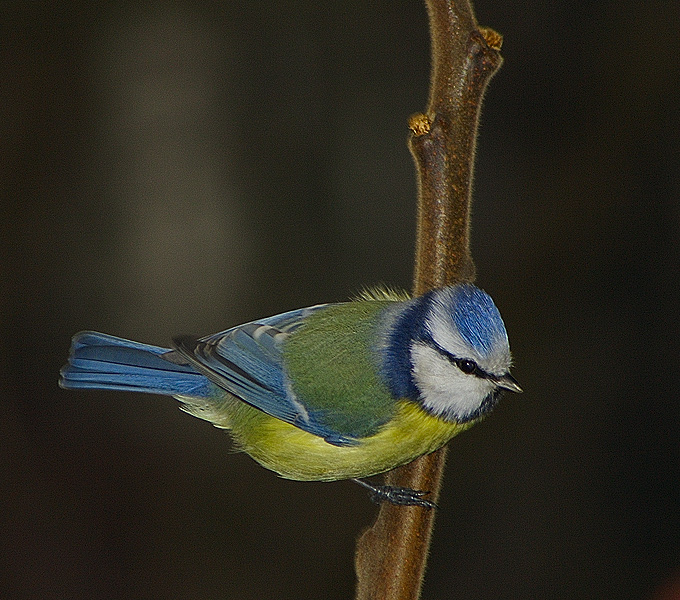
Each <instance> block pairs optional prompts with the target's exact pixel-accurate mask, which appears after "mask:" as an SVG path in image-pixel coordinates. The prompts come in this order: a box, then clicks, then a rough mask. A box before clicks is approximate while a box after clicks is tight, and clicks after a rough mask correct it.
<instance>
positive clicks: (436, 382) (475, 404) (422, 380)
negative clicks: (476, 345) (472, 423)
mask: <svg viewBox="0 0 680 600" xmlns="http://www.w3.org/2000/svg"><path fill="white" fill-rule="evenodd" d="M450 347H451V346H449V347H448V348H447V349H450ZM466 354H467V355H469V350H468V351H467V352H466ZM463 356H465V354H463ZM411 361H412V364H413V379H414V381H415V383H416V386H417V387H418V389H419V390H420V393H421V396H422V398H421V399H422V402H423V405H424V406H425V407H426V408H428V409H429V410H430V411H432V412H433V413H434V414H437V415H441V416H444V417H447V418H454V419H457V420H466V418H469V417H470V415H472V414H473V413H474V412H475V411H476V410H478V409H479V407H480V406H481V405H482V402H483V401H484V399H485V398H486V397H487V396H488V395H489V393H491V392H492V391H493V390H494V388H495V386H494V384H493V383H492V382H491V381H489V380H487V379H481V378H479V377H475V376H474V375H467V374H465V373H463V372H462V371H461V370H460V369H459V368H458V367H457V366H456V365H454V364H452V363H451V362H450V361H449V360H447V359H446V358H445V357H443V356H442V355H441V354H440V353H439V352H437V350H435V349H434V348H432V347H430V346H428V345H427V344H424V343H422V342H415V343H413V344H412V345H411Z"/></svg>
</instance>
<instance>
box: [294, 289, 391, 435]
mask: <svg viewBox="0 0 680 600" xmlns="http://www.w3.org/2000/svg"><path fill="white" fill-rule="evenodd" d="M389 305H394V303H393V302H389V301H381V300H359V301H355V302H349V303H346V304H336V305H330V306H329V307H328V308H326V309H324V310H320V311H318V312H316V313H313V314H312V315H310V316H309V317H308V318H307V319H306V321H305V324H304V325H303V326H302V327H301V328H300V329H298V330H297V331H295V332H294V333H293V334H292V335H291V337H290V338H289V339H288V340H287V341H286V343H285V345H284V347H283V359H284V365H285V368H286V370H287V372H288V374H289V376H290V380H291V381H292V382H294V383H293V391H294V392H295V394H296V395H297V397H298V399H299V400H300V401H301V402H302V403H303V404H304V405H305V407H306V409H307V410H308V411H309V413H310V415H313V416H314V418H316V419H317V420H319V421H320V422H322V423H324V424H326V425H328V426H329V427H331V428H332V429H333V430H334V431H337V432H338V433H340V434H343V435H348V436H353V437H359V438H361V437H367V436H369V435H372V434H374V433H376V432H377V431H378V429H379V428H380V426H381V425H383V424H385V423H387V422H388V421H389V420H390V419H391V418H392V417H393V416H394V414H395V410H396V399H395V398H393V397H392V395H391V394H390V392H389V390H388V389H387V387H386V386H385V384H384V383H383V382H382V380H381V379H380V376H379V365H378V361H377V356H376V353H375V350H374V348H375V344H376V342H377V341H379V340H381V339H382V337H381V332H379V331H378V330H377V329H376V327H377V326H379V325H380V321H381V319H380V318H379V313H380V312H381V311H382V310H384V309H385V308H386V307H388V306H389Z"/></svg>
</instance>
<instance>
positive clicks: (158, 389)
mask: <svg viewBox="0 0 680 600" xmlns="http://www.w3.org/2000/svg"><path fill="white" fill-rule="evenodd" d="M167 352H170V350H169V349H167V348H160V347H158V346H149V345H147V344H140V343H139V342H132V341H130V340H125V339H122V338H117V337H114V336H111V335H106V334H103V333H97V332H94V331H84V332H81V333H78V334H76V335H75V336H74V337H73V342H72V345H71V355H70V357H69V362H68V364H67V365H66V366H65V367H64V368H63V369H62V370H61V373H60V375H61V376H60V378H59V385H60V386H61V387H63V388H66V389H101V390H123V391H128V392H145V393H149V394H163V395H170V396H175V395H186V396H194V397H204V396H208V395H209V394H210V392H211V391H212V390H213V389H214V388H213V386H212V384H211V383H210V382H209V381H208V379H207V377H205V376H204V375H202V374H201V373H199V372H198V371H197V370H196V369H195V368H194V367H192V366H191V365H188V364H177V363H175V362H171V361H170V360H166V359H165V358H163V357H162V355H163V354H166V353H167Z"/></svg>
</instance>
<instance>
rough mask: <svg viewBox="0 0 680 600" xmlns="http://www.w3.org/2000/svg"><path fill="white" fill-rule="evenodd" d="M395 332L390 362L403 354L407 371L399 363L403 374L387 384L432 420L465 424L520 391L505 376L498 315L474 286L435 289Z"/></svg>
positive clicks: (505, 347) (505, 350)
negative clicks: (395, 386) (394, 385)
mask: <svg viewBox="0 0 680 600" xmlns="http://www.w3.org/2000/svg"><path fill="white" fill-rule="evenodd" d="M395 331H398V333H397V334H396V335H395V336H394V337H393V340H392V341H393V345H392V348H393V352H392V356H396V355H397V354H401V355H402V356H404V358H405V355H406V354H407V355H408V365H407V364H406V361H405V360H404V361H402V366H403V367H404V368H408V369H409V373H408V376H404V374H403V371H402V374H401V375H398V376H397V377H396V378H394V379H393V381H397V383H398V384H399V382H401V383H402V385H401V387H402V388H403V390H402V391H406V392H407V393H404V394H403V395H405V396H410V397H411V398H413V399H415V400H417V401H418V402H420V403H421V405H422V406H423V408H424V409H425V410H427V411H428V412H429V413H431V414H433V415H436V416H438V417H441V418H443V419H446V420H451V421H457V422H459V423H465V422H468V421H471V420H474V419H477V418H479V417H481V416H483V415H484V414H486V413H487V412H489V411H490V410H491V409H492V408H493V407H494V406H495V405H496V403H497V401H498V398H499V396H500V394H501V392H502V391H503V390H509V391H511V392H521V391H522V390H521V388H520V387H519V385H518V383H517V381H515V379H514V378H513V377H512V375H510V366H511V357H510V347H509V344H508V336H507V333H506V331H505V325H504V324H503V320H502V319H501V315H500V313H499V312H498V309H497V308H496V305H495V304H494V303H493V300H492V299H491V297H490V296H489V295H488V294H486V293H485V292H483V291H482V290H480V289H479V288H477V287H475V286H474V285H471V284H459V285H456V286H451V287H445V288H439V289H436V290H433V291H431V292H428V293H427V294H425V295H424V296H421V297H419V298H416V299H414V300H413V301H412V304H411V305H410V306H409V308H408V309H406V310H405V311H404V313H402V315H401V318H400V319H398V321H397V322H395ZM399 346H401V350H398V349H397V348H398V347H399ZM393 364H394V363H393ZM408 392H410V393H408Z"/></svg>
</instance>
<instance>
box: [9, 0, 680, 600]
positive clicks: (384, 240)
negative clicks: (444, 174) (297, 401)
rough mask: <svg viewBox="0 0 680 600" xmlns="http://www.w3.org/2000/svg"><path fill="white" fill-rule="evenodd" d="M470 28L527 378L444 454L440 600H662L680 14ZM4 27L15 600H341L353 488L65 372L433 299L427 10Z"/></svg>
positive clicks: (483, 268) (481, 188)
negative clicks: (248, 325)
mask: <svg viewBox="0 0 680 600" xmlns="http://www.w3.org/2000/svg"><path fill="white" fill-rule="evenodd" d="M476 9H477V15H478V18H479V21H480V23H482V24H484V25H489V26H492V27H494V28H496V29H497V30H498V31H500V32H501V33H503V34H504V36H505V43H504V46H503V55H504V57H505V64H504V66H503V68H502V69H501V71H500V72H499V73H498V75H497V76H496V77H495V78H494V79H493V80H492V82H491V84H490V87H489V91H488V94H487V99H486V103H485V107H484V112H483V118H482V126H481V132H480V139H479V145H478V161H477V169H476V172H477V177H476V182H475V210H474V227H473V250H474V256H475V259H476V263H477V268H478V273H479V277H478V283H479V285H480V286H482V287H484V288H485V289H486V290H487V291H488V292H489V293H491V294H492V296H493V297H494V299H495V300H496V303H497V304H498V306H499V307H500V309H501V311H502V314H503V316H504V318H505V322H506V325H507V328H508V331H509V333H510V339H511V342H512V348H513V351H514V356H515V363H516V367H515V371H514V373H515V375H516V377H517V379H518V380H519V381H520V382H521V384H522V386H523V387H524V388H525V390H526V391H525V393H524V394H523V395H522V396H521V397H508V398H507V399H506V401H505V402H503V403H502V404H501V405H500V406H499V407H498V409H497V410H496V411H495V413H494V414H493V415H492V416H491V417H490V418H489V419H488V420H487V421H486V422H485V423H484V424H482V425H480V426H478V427H475V428H473V429H472V430H471V431H469V432H467V433H465V434H464V435H462V436H460V437H459V438H457V439H455V440H454V441H453V442H452V443H451V448H450V453H449V464H448V467H447V473H446V480H445V485H444V490H443V494H442V499H441V510H440V511H439V513H438V516H437V526H436V530H435V537H434V544H433V548H432V553H431V559H430V563H429V569H428V573H427V582H426V586H425V592H424V598H432V599H435V598H441V599H443V598H465V599H466V600H472V599H487V598H494V599H498V598H508V599H511V598H555V599H561V598H577V599H591V598H592V599H601V598H623V599H628V598H630V599H648V598H652V597H656V598H659V597H660V596H659V595H658V594H659V592H658V590H659V589H661V588H662V587H663V586H667V587H668V586H669V585H670V586H672V582H673V580H674V578H677V577H680V392H678V384H677V381H676V379H677V377H678V372H679V367H680V352H679V345H678V333H679V329H680V328H679V327H678V307H679V306H680V293H679V287H680V286H679V284H678V274H679V268H678V267H679V262H680V261H679V258H680V256H679V254H680V252H679V245H678V237H679V234H680V209H679V204H678V198H679V197H680V186H679V183H680V179H679V177H678V173H679V172H680V169H679V167H680V165H679V161H678V147H679V142H680V139H679V137H680V135H679V131H680V127H679V126H680V119H679V111H678V109H679V107H680V102H679V98H678V91H679V86H678V73H679V72H680V70H679V61H678V53H677V34H678V23H680V3H678V2H677V1H675V0H669V1H661V0H652V1H650V2H644V3H642V2H632V1H630V0H628V1H626V0H624V1H621V0H617V1H613V0H604V1H603V0H599V1H597V2H594V1H593V2H590V1H585V0H580V1H576V0H573V1H569V0H565V1H563V2H558V3H552V2H544V1H539V0H529V1H525V2H520V3H517V2H514V3H513V2H509V3H498V2H491V1H490V0H483V1H482V0H478V1H477V2H476ZM0 27H1V31H0V53H1V54H0V59H1V64H0V69H1V71H0V77H1V79H0V153H1V155H0V198H1V201H2V217H3V218H2V225H1V227H2V230H1V244H2V257H1V260H0V270H1V271H0V275H1V281H2V288H1V294H0V310H1V313H0V322H1V327H2V330H1V333H2V339H3V340H4V342H3V344H2V350H1V351H0V352H1V354H0V365H1V367H0V368H1V369H2V371H1V372H2V376H1V379H0V386H1V388H0V391H2V417H0V481H1V483H2V490H1V491H2V494H1V496H2V499H1V500H0V556H2V560H1V561H0V564H1V566H0V597H1V598H3V599H4V598H8V599H20V600H24V599H29V598H40V599H47V600H49V599H52V598H69V599H81V598H82V599H88V600H90V599H93V598H112V599H128V598H135V599H165V598H172V599H178V600H181V599H192V600H193V599H224V598H239V599H244V600H247V599H251V598H252V599H255V598H257V599H261V598H281V599H288V598H296V599H300V598H310V599H311V598H328V599H331V600H333V599H345V598H350V597H351V596H352V594H353V587H354V572H353V563H352V561H353V548H354V541H355V538H356V537H357V535H358V534H359V533H360V532H361V531H362V529H363V528H364V527H366V526H367V525H369V524H370V523H371V521H372V519H373V518H374V515H375V513H376V509H375V507H374V506H373V505H372V504H371V503H370V502H369V500H368V499H367V497H366V494H365V493H364V492H363V491H362V490H361V489H359V488H358V486H355V485H352V484H351V483H347V482H338V483H328V484H320V483H295V482H288V481H283V480H280V479H278V478H277V477H276V476H275V475H274V474H272V473H270V472H268V471H265V470H264V469H262V468H260V467H258V466H257V465H256V464H255V463H254V462H252V461H251V460H250V459H249V458H247V457H245V456H242V455H237V454H233V453H231V451H230V443H229V439H228V436H227V435H226V434H225V433H224V432H222V431H219V430H217V429H215V428H213V427H212V426H210V425H209V424H207V423H204V422H202V421H199V420H197V419H194V418H191V417H189V416H187V415H185V414H184V413H182V412H181V411H180V410H178V408H177V405H176V403H175V402H174V401H172V400H170V399H167V398H161V397H154V396H143V395H140V394H127V395H126V394H121V393H111V392H109V393H106V392H103V393H97V392H91V393H86V392H80V393H79V392H67V391H63V390H60V389H58V388H57V373H58V370H59V368H60V366H61V365H62V364H63V363H64V361H65V359H66V356H67V351H68V345H69V339H70V337H71V335H72V334H73V333H75V332H76V331H78V330H81V329H96V330H100V331H105V332H109V333H113V334H117V335H121V336H125V337H130V338H133V339H138V340H142V341H146V342H151V343H157V344H167V343H168V341H169V339H170V336H172V335H173V334H176V333H182V332H190V333H196V334H208V333H212V332H215V331H218V330H221V329H225V328H227V327H229V326H232V325H235V324H237V323H240V322H243V321H246V320H248V319H251V318H256V317H260V316H265V315H269V314H273V313H277V312H282V311H285V310H288V309H292V308H297V307H300V306H304V305H308V304H313V303H317V302H322V301H333V300H343V299H346V298H348V297H349V296H351V295H353V294H354V293H356V292H357V291H358V290H360V289H361V288H362V287H363V286H364V285H367V284H375V283H380V282H385V283H390V284H393V285H397V286H402V287H407V288H408V287H409V286H410V282H411V276H412V260H413V259H412V255H413V245H414V222H415V185H414V175H413V167H412V164H411V157H410V155H409V153H408V151H407V148H406V143H405V140H406V134H407V128H406V120H407V117H408V115H409V114H411V113H413V112H416V111H419V110H422V109H423V108H424V106H425V102H426V98H427V91H428V89H427V88H428V75H429V39H428V32H427V22H426V13H425V9H424V7H423V6H422V4H421V2H420V1H418V0H409V1H405V0H401V1H395V0H378V1H376V2H370V3H368V2H363V1H358V0H357V1H353V0H343V1H341V2H332V1H331V2H324V3H319V2H305V1H302V0H300V1H297V2H295V1H283V0H267V1H260V2H236V1H229V0H227V1H223V2H200V3H191V2H165V3H163V2H150V3H146V4H145V5H144V6H143V7H142V6H141V5H140V4H136V3H130V2H101V3H89V2H60V3H58V2H46V3H42V2H41V3H38V2H36V3H32V2H11V1H7V2H3V3H2V4H0ZM655 590H656V591H655ZM655 594H656V596H655ZM670 594H671V595H669V596H667V597H668V598H671V597H676V598H677V597H680V592H678V594H679V595H673V593H672V592H671V593H670Z"/></svg>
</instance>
